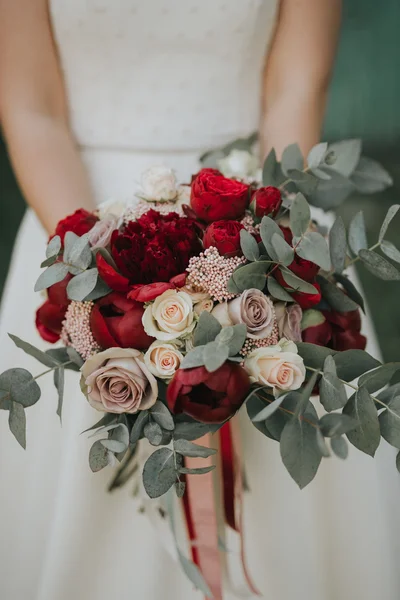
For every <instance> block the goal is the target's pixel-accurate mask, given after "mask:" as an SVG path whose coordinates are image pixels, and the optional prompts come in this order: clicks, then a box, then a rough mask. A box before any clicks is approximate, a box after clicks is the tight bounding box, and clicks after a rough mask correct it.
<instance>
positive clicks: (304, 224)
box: [290, 193, 311, 237]
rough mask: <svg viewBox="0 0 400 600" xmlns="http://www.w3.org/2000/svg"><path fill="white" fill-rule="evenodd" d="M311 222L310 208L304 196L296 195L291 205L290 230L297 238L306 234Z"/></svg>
mask: <svg viewBox="0 0 400 600" xmlns="http://www.w3.org/2000/svg"><path fill="white" fill-rule="evenodd" d="M310 220H311V211H310V206H309V204H308V202H307V200H306V199H305V198H304V196H303V194H301V193H299V194H296V197H295V198H294V200H293V202H292V204H291V205H290V229H291V230H292V233H293V235H294V236H295V237H301V236H302V235H303V234H304V233H306V231H307V229H308V227H309V225H310Z"/></svg>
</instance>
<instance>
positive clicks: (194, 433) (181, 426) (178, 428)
mask: <svg viewBox="0 0 400 600" xmlns="http://www.w3.org/2000/svg"><path fill="white" fill-rule="evenodd" d="M210 431H211V428H210V425H206V424H205V423H198V422H197V421H186V422H185V421H184V422H181V423H176V424H175V431H174V438H175V439H176V440H178V439H183V440H189V441H194V440H198V439H199V438H201V437H203V435H205V434H206V433H210Z"/></svg>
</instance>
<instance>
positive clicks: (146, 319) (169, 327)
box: [142, 290, 196, 341]
mask: <svg viewBox="0 0 400 600" xmlns="http://www.w3.org/2000/svg"><path fill="white" fill-rule="evenodd" d="M142 322H143V326H144V329H145V331H146V333H147V334H148V335H150V336H151V337H154V338H156V339H157V340H164V341H171V340H174V339H175V338H180V337H183V336H186V335H187V334H189V333H191V332H192V331H193V329H194V327H195V325H196V321H195V320H194V312H193V303H192V299H191V298H190V296H189V294H186V292H177V291H176V290H167V291H166V292H164V293H163V294H161V295H160V296H158V298H156V299H155V300H154V302H153V303H152V304H149V306H148V307H147V308H146V310H145V311H144V314H143V317H142Z"/></svg>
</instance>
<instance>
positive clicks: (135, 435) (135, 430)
mask: <svg viewBox="0 0 400 600" xmlns="http://www.w3.org/2000/svg"><path fill="white" fill-rule="evenodd" d="M148 420H149V413H148V412H147V410H146V411H145V410H142V411H140V412H139V414H138V416H137V418H136V421H135V422H134V424H133V427H132V430H131V436H130V443H131V445H132V446H134V445H135V444H137V443H138V441H139V440H140V438H141V437H142V434H143V429H144V426H145V425H146V423H147V422H148Z"/></svg>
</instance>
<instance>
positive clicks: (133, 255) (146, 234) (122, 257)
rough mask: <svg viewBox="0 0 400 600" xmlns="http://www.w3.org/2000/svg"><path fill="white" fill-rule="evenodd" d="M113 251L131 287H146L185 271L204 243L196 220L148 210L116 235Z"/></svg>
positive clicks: (115, 233)
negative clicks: (140, 285) (139, 285)
mask: <svg viewBox="0 0 400 600" xmlns="http://www.w3.org/2000/svg"><path fill="white" fill-rule="evenodd" d="M111 252H112V256H113V258H114V260H115V263H116V265H117V267H118V269H119V270H120V272H121V273H122V275H123V276H124V277H126V278H127V279H128V280H129V283H130V284H131V285H132V284H138V283H143V284H147V283H153V282H155V281H157V282H162V281H169V280H170V279H171V278H172V277H174V276H175V275H178V274H181V273H182V272H184V271H185V269H186V267H187V266H188V264H189V260H190V259H191V258H192V256H195V255H197V254H199V253H200V252H201V242H200V240H199V237H198V232H197V224H196V222H195V221H194V220H193V219H188V218H183V217H179V215H177V214H176V213H169V214H167V215H161V214H160V213H158V212H156V211H154V210H149V211H148V212H147V213H146V214H144V215H143V216H142V217H140V219H138V220H137V221H135V222H131V223H128V224H127V225H126V227H125V228H124V229H123V231H122V232H117V231H115V232H114V234H113V236H112V239H111Z"/></svg>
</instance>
